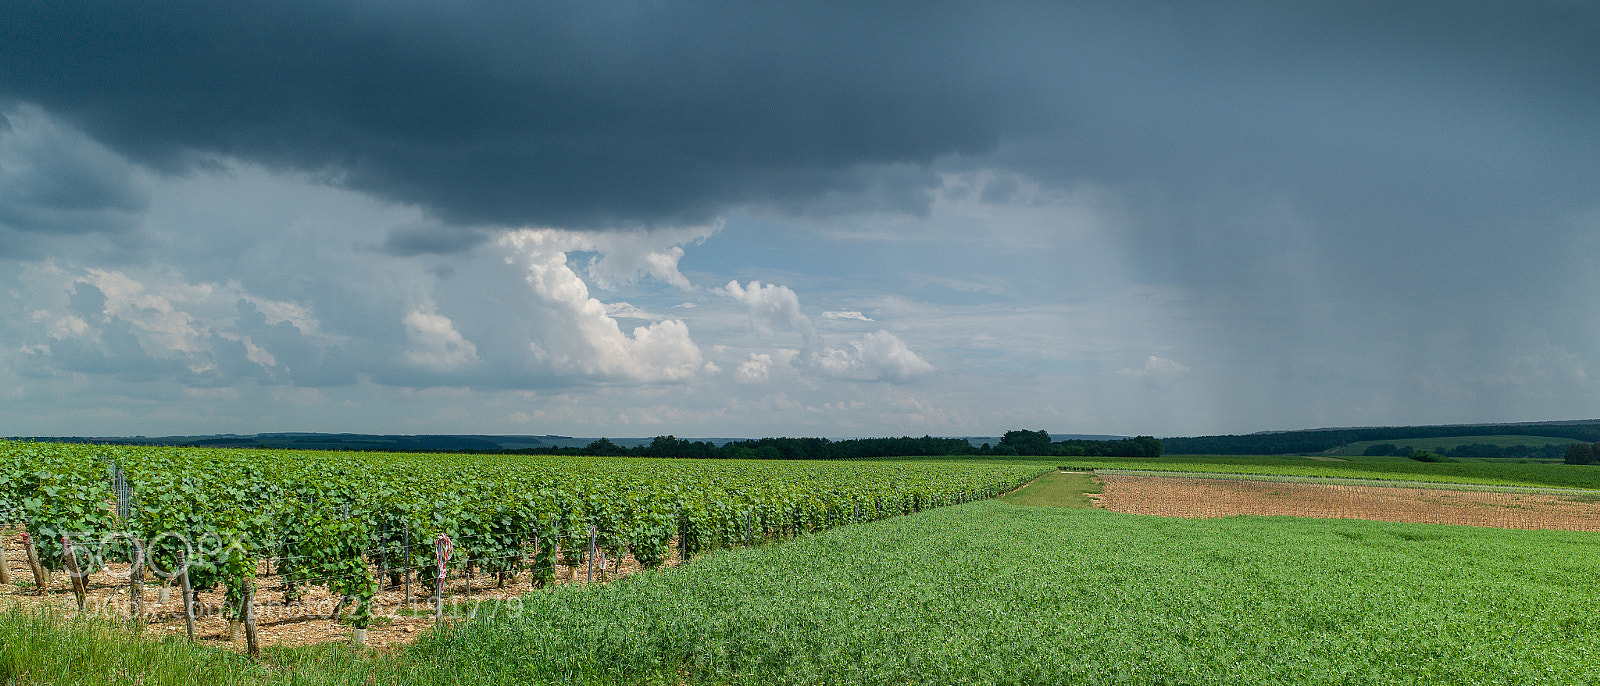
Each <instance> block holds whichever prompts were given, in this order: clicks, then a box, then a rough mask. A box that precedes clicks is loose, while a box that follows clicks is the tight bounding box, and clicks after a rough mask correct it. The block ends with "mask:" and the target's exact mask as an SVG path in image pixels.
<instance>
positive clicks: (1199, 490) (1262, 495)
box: [1090, 475, 1600, 531]
mask: <svg viewBox="0 0 1600 686" xmlns="http://www.w3.org/2000/svg"><path fill="white" fill-rule="evenodd" d="M1099 479H1100V480H1101V482H1102V483H1103V484H1104V487H1103V489H1102V492H1101V493H1099V494H1097V495H1091V496H1090V497H1091V498H1093V499H1095V500H1096V501H1097V504H1098V505H1099V506H1100V507H1103V508H1105V509H1107V510H1111V511H1114V512H1126V513H1131V514H1144V515H1159V516H1163V517H1189V518H1197V517H1229V516H1234V515H1262V516H1272V515H1287V516H1293V517H1321V518H1329V519H1368V520H1374V521H1381V522H1406V523H1415V524H1461V525H1466V526H1481V527H1493V528H1500V529H1557V530H1562V531H1600V503H1596V502H1595V501H1594V499H1593V498H1590V497H1585V496H1582V495H1574V494H1562V493H1516V492H1496V491H1477V490H1472V491H1467V490H1461V491H1457V490H1449V489H1441V488H1414V487H1403V486H1360V485H1345V484H1310V483H1289V482H1274V481H1250V480H1241V479H1206V478H1179V477H1160V476H1124V475H1101V476H1100V477H1099ZM1597 495H1600V494H1597Z"/></svg>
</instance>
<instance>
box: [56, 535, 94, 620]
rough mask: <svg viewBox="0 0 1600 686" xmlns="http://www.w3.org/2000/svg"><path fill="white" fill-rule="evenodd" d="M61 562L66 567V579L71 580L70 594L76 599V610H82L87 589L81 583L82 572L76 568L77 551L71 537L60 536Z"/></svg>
mask: <svg viewBox="0 0 1600 686" xmlns="http://www.w3.org/2000/svg"><path fill="white" fill-rule="evenodd" d="M61 562H62V564H63V566H65V567H66V569H67V579H68V580H70V581H71V582H72V595H73V596H75V597H76V598H77V599H78V611H79V612H82V611H83V608H84V605H85V604H86V603H87V601H88V597H87V596H88V589H87V588H86V587H85V586H84V583H83V573H82V572H80V571H79V570H78V551H77V549H76V548H75V547H73V545H72V539H70V538H68V537H66V536H62V537H61Z"/></svg>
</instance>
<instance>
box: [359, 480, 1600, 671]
mask: <svg viewBox="0 0 1600 686" xmlns="http://www.w3.org/2000/svg"><path fill="white" fill-rule="evenodd" d="M1597 554H1600V540H1597V539H1596V538H1595V537H1593V536H1592V535H1584V534H1575V533H1565V532H1531V531H1501V530H1483V529H1471V528H1465V527H1448V526H1428V525H1399V524H1385V523H1374V522H1353V521H1328V520H1308V519H1293V518H1251V517H1240V518H1229V519H1220V520H1200V521H1192V520H1174V519H1161V518H1153V517H1139V516H1131V515H1119V514H1116V513H1109V512H1104V511H1100V510H1084V509H1071V508H1043V507H1023V506H1016V505H1010V504H1007V503H998V502H984V503H974V504H970V505H964V506H960V507H954V508H945V509H941V510H938V511H931V512H926V513H922V514H919V515H916V516H912V517H904V518H898V519H894V520H889V521H884V522H876V523H872V524H865V525H860V526H853V527H847V528H845V529H841V530H837V531H832V532H827V533H824V534H820V535H817V536H815V537H809V538H806V539H802V540H799V541H795V542H791V543H786V544H783V545H779V546H773V547H770V548H766V549H758V550H736V551H730V552H728V553H725V554H720V555H716V556H713V557H711V558H708V559H706V560H704V561H701V562H697V563H695V564H693V565H690V566H689V567H688V568H686V569H681V570H672V571H666V572H660V573H651V574H646V575H641V576H640V577H637V578H634V579H630V580H628V581H625V582H623V583H619V584H616V585H614V586H611V587H609V588H605V589H601V590H598V591H595V590H590V591H584V590H582V589H570V590H569V589H565V588H564V589H558V590H557V591H556V592H553V593H547V594H541V595H536V596H529V597H528V599H527V600H526V601H525V602H523V603H519V604H511V605H506V606H501V607H500V608H498V612H497V613H495V612H491V611H490V607H489V606H485V608H483V612H484V614H485V615H488V614H496V616H495V617H493V618H488V617H487V616H485V617H482V618H480V619H479V620H478V621H475V622H471V623H466V624H463V625H461V626H460V627H459V628H458V629H457V630H456V631H454V632H451V633H447V634H438V635H434V636H430V637H429V638H427V639H425V640H424V641H423V642H422V643H421V644H419V645H418V646H416V647H415V648H414V649H413V650H412V651H410V652H409V653H407V655H406V658H405V659H404V660H403V661H402V662H401V663H399V664H397V665H396V666H397V667H400V668H401V673H400V674H398V675H397V676H399V677H400V678H401V680H402V681H408V680H417V681H420V682H423V683H445V682H447V681H448V680H449V679H448V677H452V676H453V675H471V679H470V680H471V681H472V682H474V683H492V684H513V683H552V684H553V683H582V682H593V683H683V684H768V683H793V684H824V683H826V684H897V683H904V684H912V683H916V684H1017V683H1024V684H1026V683H1037V684H1063V683H1084V684H1113V683H1144V684H1151V683H1165V684H1210V683H1233V684H1307V683H1327V684H1389V683H1426V684H1484V683H1522V684H1536V683H1549V684H1574V683H1591V682H1593V681H1594V680H1596V679H1600V663H1597V662H1596V661H1595V658H1596V657H1600V649H1597V646H1600V612H1597V611H1600V588H1596V585H1595V584H1594V583H1593V579H1594V578H1595V574H1596V572H1597V571H1600V567H1597V564H1596V562H1595V560H1596V559H1597V557H1596V555H1597ZM380 679H381V677H380Z"/></svg>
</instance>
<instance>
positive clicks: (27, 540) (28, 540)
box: [22, 531, 50, 595]
mask: <svg viewBox="0 0 1600 686" xmlns="http://www.w3.org/2000/svg"><path fill="white" fill-rule="evenodd" d="M22 548H23V550H24V551H26V552H27V553H28V567H30V568H31V569H33V587H34V589H35V591H36V593H37V594H38V595H45V594H46V593H49V592H50V575H49V574H46V573H45V571H44V565H41V564H39V548H38V546H35V545H34V544H33V537H32V536H29V535H28V532H26V531H24V532H22Z"/></svg>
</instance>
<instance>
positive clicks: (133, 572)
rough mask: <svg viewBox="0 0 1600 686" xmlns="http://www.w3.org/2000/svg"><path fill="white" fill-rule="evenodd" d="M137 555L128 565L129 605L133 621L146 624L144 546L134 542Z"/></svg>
mask: <svg viewBox="0 0 1600 686" xmlns="http://www.w3.org/2000/svg"><path fill="white" fill-rule="evenodd" d="M133 548H134V550H135V551H136V555H135V556H134V558H133V564H130V565H128V604H129V605H131V606H132V613H133V621H134V623H136V624H144V544H143V543H140V542H139V541H138V539H134V540H133Z"/></svg>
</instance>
